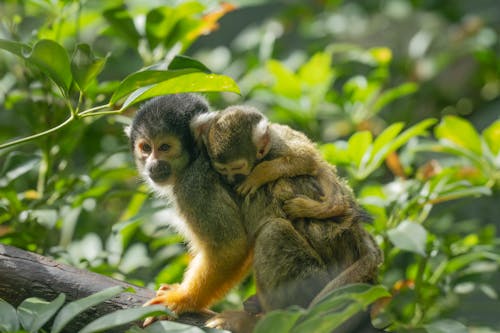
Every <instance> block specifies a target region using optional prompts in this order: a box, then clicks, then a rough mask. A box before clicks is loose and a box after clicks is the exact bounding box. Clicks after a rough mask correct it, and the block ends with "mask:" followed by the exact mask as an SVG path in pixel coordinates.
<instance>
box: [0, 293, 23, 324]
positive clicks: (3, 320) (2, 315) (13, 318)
mask: <svg viewBox="0 0 500 333" xmlns="http://www.w3.org/2000/svg"><path fill="white" fill-rule="evenodd" d="M18 330H19V320H18V319H17V313H16V309H14V307H13V306H12V305H10V304H9V303H7V302H6V301H4V300H3V299H1V298H0V332H16V331H18Z"/></svg>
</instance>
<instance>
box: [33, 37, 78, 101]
mask: <svg viewBox="0 0 500 333" xmlns="http://www.w3.org/2000/svg"><path fill="white" fill-rule="evenodd" d="M24 58H25V59H26V60H28V61H29V62H31V63H33V64H35V65H36V66H37V67H38V68H39V69H40V70H41V71H42V72H44V73H45V74H47V75H48V76H49V77H50V78H51V79H52V80H53V81H54V82H55V83H56V84H57V85H58V86H59V88H61V90H62V91H63V92H64V93H67V92H68V90H69V87H70V85H71V81H72V79H73V78H72V75H71V66H70V63H69V57H68V53H67V52H66V50H65V49H64V48H63V47H62V46H61V45H60V44H58V43H57V42H54V41H53V40H48V39H42V40H40V41H38V42H37V43H36V44H35V45H34V46H33V50H32V51H31V54H29V55H27V56H25V57H24Z"/></svg>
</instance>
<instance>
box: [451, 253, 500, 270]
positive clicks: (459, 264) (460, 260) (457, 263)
mask: <svg viewBox="0 0 500 333" xmlns="http://www.w3.org/2000/svg"><path fill="white" fill-rule="evenodd" d="M481 260H490V261H494V262H496V263H498V264H500V255H498V254H496V253H492V252H487V251H477V252H470V253H465V254H462V255H459V256H457V257H454V258H453V259H450V260H449V261H448V263H447V264H446V272H448V273H453V272H457V271H459V270H461V269H463V268H465V267H467V266H469V265H470V264H472V263H475V262H479V261H481Z"/></svg>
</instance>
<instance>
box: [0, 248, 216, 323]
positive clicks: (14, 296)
mask: <svg viewBox="0 0 500 333" xmlns="http://www.w3.org/2000/svg"><path fill="white" fill-rule="evenodd" d="M113 286H123V287H126V288H127V287H132V288H133V289H134V290H135V293H121V294H120V295H118V296H116V297H114V298H112V299H110V300H108V301H106V302H104V303H101V304H99V305H97V306H95V307H93V308H91V309H89V310H87V311H86V312H84V313H82V314H80V315H79V316H78V317H77V318H75V319H74V320H72V321H71V322H70V323H69V324H68V325H67V326H66V328H65V332H77V331H78V330H79V329H80V328H82V327H83V326H85V325H86V324H88V323H89V322H91V321H92V320H94V319H96V318H98V317H101V316H102V315H104V314H106V313H110V312H113V311H116V310H119V309H125V308H132V307H139V306H141V305H142V304H144V303H145V302H146V301H147V300H148V299H150V298H152V297H153V296H154V295H155V293H154V292H153V291H152V290H149V289H146V288H142V287H138V286H135V285H132V284H129V283H126V282H123V281H119V280H116V279H112V278H110V277H107V276H103V275H100V274H96V273H92V272H88V271H85V270H82V269H78V268H75V267H72V266H68V265H64V264H61V263H58V262H56V261H54V260H52V259H50V258H47V257H44V256H41V255H38V254H35V253H31V252H27V251H24V250H20V249H18V248H15V247H12V246H8V245H3V244H0V298H2V299H3V300H5V301H7V302H8V303H10V304H11V305H13V306H15V307H16V306H18V305H19V304H20V303H21V302H22V301H23V300H24V299H26V298H28V297H39V298H42V299H45V300H53V299H54V298H55V297H57V295H59V294H60V293H64V294H66V300H67V301H68V302H70V301H73V300H77V299H80V298H82V297H86V296H89V295H91V294H94V293H96V292H98V291H101V290H103V289H106V288H109V287H113ZM209 316H210V315H208V314H198V313H196V314H195V313H193V314H186V315H183V316H181V317H180V318H179V319H178V320H176V321H178V322H182V323H186V324H190V325H196V326H203V323H204V322H205V321H206V320H207V319H208V317H209ZM115 332H123V328H122V329H120V330H115Z"/></svg>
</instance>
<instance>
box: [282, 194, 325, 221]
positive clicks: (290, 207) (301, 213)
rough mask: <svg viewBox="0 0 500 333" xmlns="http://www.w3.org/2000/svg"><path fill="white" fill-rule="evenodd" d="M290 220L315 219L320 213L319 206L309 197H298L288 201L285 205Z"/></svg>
mask: <svg viewBox="0 0 500 333" xmlns="http://www.w3.org/2000/svg"><path fill="white" fill-rule="evenodd" d="M283 210H284V211H285V213H286V215H287V217H288V218H289V219H292V220H293V219H296V218H306V217H314V216H315V214H317V213H318V204H317V202H316V201H314V200H312V199H311V198H309V197H306V196H303V195H298V196H296V197H294V198H292V199H289V200H286V201H285V203H284V204H283Z"/></svg>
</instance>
